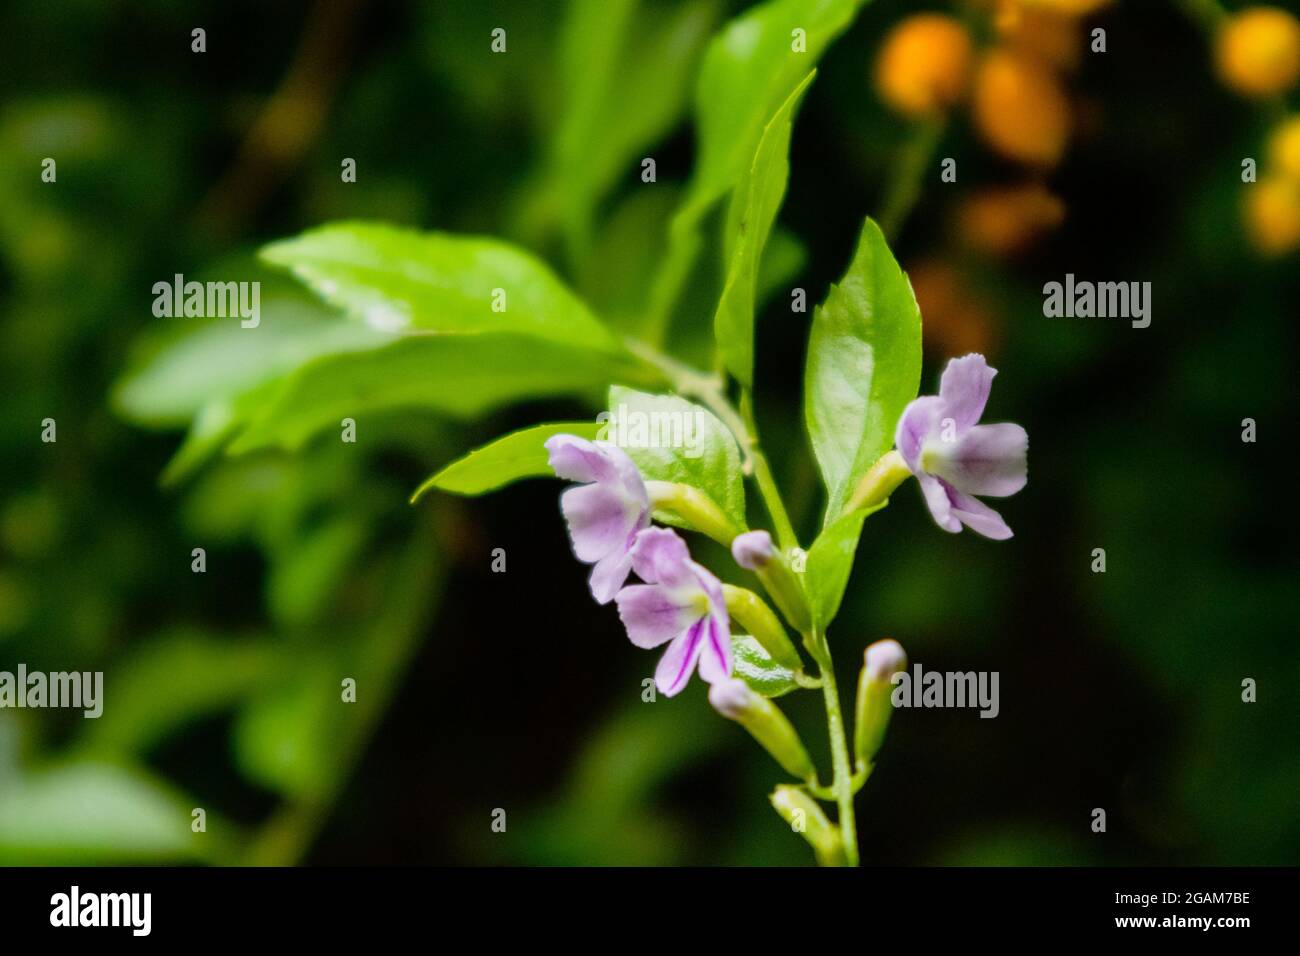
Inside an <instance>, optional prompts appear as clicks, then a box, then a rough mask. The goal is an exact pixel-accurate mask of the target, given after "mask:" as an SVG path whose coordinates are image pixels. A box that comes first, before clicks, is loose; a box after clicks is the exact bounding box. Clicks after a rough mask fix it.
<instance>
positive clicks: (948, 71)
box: [876, 13, 971, 117]
mask: <svg viewBox="0 0 1300 956" xmlns="http://www.w3.org/2000/svg"><path fill="white" fill-rule="evenodd" d="M970 68H971V42H970V35H969V34H967V32H966V28H965V27H963V26H962V25H961V24H960V23H958V22H957V21H956V20H954V19H953V18H952V17H948V16H944V15H942V14H938V13H918V14H916V15H914V16H910V17H908V18H906V19H905V20H902V21H901V22H900V23H899V24H898V25H897V26H895V27H894V29H893V30H892V31H891V32H890V34H889V36H888V37H886V38H885V43H884V46H883V47H881V50H880V55H879V56H878V57H877V58H876V90H877V92H879V94H880V98H881V99H883V100H884V101H885V102H886V103H888V104H889V105H890V106H891V107H893V108H894V109H895V110H897V111H898V112H900V113H902V114H903V115H905V116H912V117H922V116H931V115H933V114H935V113H939V112H942V111H943V110H945V109H947V108H948V107H950V106H952V105H953V104H955V103H957V102H959V101H960V100H961V98H962V97H963V96H965V95H966V87H967V84H968V82H969V77H970Z"/></svg>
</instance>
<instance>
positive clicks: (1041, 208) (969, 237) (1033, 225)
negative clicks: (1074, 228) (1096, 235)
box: [957, 183, 1065, 256]
mask: <svg viewBox="0 0 1300 956" xmlns="http://www.w3.org/2000/svg"><path fill="white" fill-rule="evenodd" d="M1064 219H1065V203H1064V202H1062V201H1061V200H1060V198H1059V197H1057V196H1054V195H1053V194H1052V193H1051V192H1049V191H1048V190H1047V188H1046V187H1045V186H1043V185H1042V184H1041V183H1026V184H1024V185H1020V186H1000V187H995V188H991V189H984V190H981V191H980V192H977V193H974V194H973V195H971V196H969V197H967V198H966V199H965V200H964V201H963V202H962V203H961V205H960V206H958V207H957V234H958V236H959V238H960V239H961V241H962V242H963V243H965V244H966V245H968V246H970V247H971V248H973V249H977V250H979V251H980V252H984V253H987V254H989V255H993V256H1010V255H1015V254H1016V253H1018V252H1021V251H1023V250H1024V249H1026V248H1027V247H1028V246H1030V245H1031V244H1032V243H1033V242H1034V241H1035V240H1036V239H1038V238H1040V237H1041V236H1042V235H1043V234H1045V233H1047V232H1050V231H1051V230H1053V229H1055V228H1056V227H1057V226H1059V225H1060V224H1061V222H1062V221H1063V220H1064Z"/></svg>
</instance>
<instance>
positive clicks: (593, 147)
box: [547, 0, 717, 252]
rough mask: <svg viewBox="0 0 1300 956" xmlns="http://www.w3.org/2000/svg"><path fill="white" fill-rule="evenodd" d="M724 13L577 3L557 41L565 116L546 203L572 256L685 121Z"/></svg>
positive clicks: (626, 2)
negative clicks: (615, 190) (652, 151)
mask: <svg viewBox="0 0 1300 956" xmlns="http://www.w3.org/2000/svg"><path fill="white" fill-rule="evenodd" d="M716 16H717V4H716V3H714V2H712V0H708V2H694V0H692V2H685V3H682V2H679V3H675V4H674V3H665V2H664V0H654V2H644V0H570V2H569V4H568V9H567V13H566V16H565V18H564V23H563V26H562V29H561V33H560V62H561V67H562V71H561V95H562V98H563V108H562V111H561V115H560V117H559V120H558V122H557V123H556V124H555V137H554V139H553V140H552V141H551V148H550V154H549V157H548V172H547V175H548V177H549V181H550V183H551V185H550V187H549V190H548V192H547V200H548V201H550V202H552V203H554V204H555V205H557V206H559V207H560V210H561V211H560V213H559V214H560V215H561V216H562V217H563V220H564V225H565V229H566V232H567V234H568V237H569V241H570V243H571V246H572V247H573V248H574V250H575V251H578V252H585V250H586V249H587V247H588V246H589V244H590V233H591V219H592V216H593V214H594V212H595V210H596V207H597V205H598V203H599V202H600V201H601V199H602V198H603V197H604V196H605V195H606V194H607V193H608V192H609V191H610V189H611V187H612V186H613V185H614V184H615V183H616V182H617V181H618V179H619V177H620V176H626V177H627V179H628V181H633V179H634V177H636V176H637V175H639V173H640V169H639V166H637V165H636V162H637V161H639V160H640V159H641V157H643V156H644V155H646V153H645V152H644V151H645V150H646V149H647V148H648V147H649V146H650V145H651V144H653V143H655V142H656V141H658V140H659V139H660V138H661V137H662V136H663V135H664V134H665V133H666V132H667V131H668V130H669V129H670V128H671V127H672V126H673V125H674V124H675V123H676V122H677V121H678V120H679V119H680V118H681V116H682V114H683V113H684V112H685V109H686V106H687V100H688V96H689V93H690V82H691V79H692V78H693V77H694V75H695V68H696V66H697V64H698V61H699V58H700V56H701V54H702V53H703V50H704V46H705V43H706V42H707V40H708V38H709V34H710V31H711V30H712V28H713V24H714V22H715V19H716Z"/></svg>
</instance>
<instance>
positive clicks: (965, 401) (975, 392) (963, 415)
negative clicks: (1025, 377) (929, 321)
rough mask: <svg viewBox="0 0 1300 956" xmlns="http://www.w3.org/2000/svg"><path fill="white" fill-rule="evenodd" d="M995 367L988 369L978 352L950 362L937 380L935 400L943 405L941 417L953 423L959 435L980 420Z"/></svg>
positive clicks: (995, 371) (991, 384)
mask: <svg viewBox="0 0 1300 956" xmlns="http://www.w3.org/2000/svg"><path fill="white" fill-rule="evenodd" d="M997 374H998V370H997V369H995V368H989V364H988V362H986V361H984V356H983V355H980V354H979V353H978V352H972V353H971V354H970V355H963V356H962V357H961V358H957V359H953V360H952V361H950V362H949V363H948V367H947V368H945V369H944V370H943V377H942V378H941V379H940V380H939V397H940V398H942V399H943V403H944V405H945V406H946V408H945V410H944V414H945V415H946V416H949V417H951V418H952V420H953V421H954V422H956V423H957V431H958V433H959V434H960V433H961V432H963V431H965V430H966V429H967V428H970V427H971V426H972V425H974V424H975V423H976V422H978V421H979V420H980V416H981V415H983V414H984V405H985V404H986V403H987V402H988V400H989V390H990V389H991V388H992V387H993V376H994V375H997Z"/></svg>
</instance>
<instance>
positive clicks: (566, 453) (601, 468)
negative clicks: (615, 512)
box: [543, 435, 614, 482]
mask: <svg viewBox="0 0 1300 956" xmlns="http://www.w3.org/2000/svg"><path fill="white" fill-rule="evenodd" d="M543 447H545V449H546V451H547V460H548V461H549V462H550V465H551V468H552V469H554V471H555V474H556V475H558V476H559V477H560V478H567V479H569V481H581V482H589V481H608V480H609V479H610V478H612V477H613V476H614V465H613V462H612V461H611V460H610V457H609V456H608V455H607V454H606V452H605V449H604V448H602V447H601V446H600V445H597V444H596V443H595V442H592V441H588V440H587V439H585V438H579V437H578V436H577V435H552V436H551V437H550V438H548V439H546V444H545V445H544V446H543Z"/></svg>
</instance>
